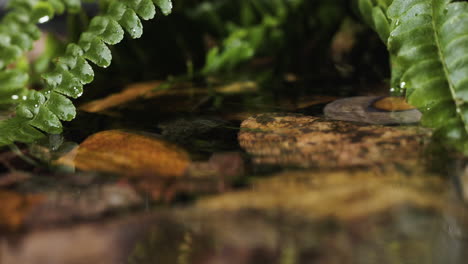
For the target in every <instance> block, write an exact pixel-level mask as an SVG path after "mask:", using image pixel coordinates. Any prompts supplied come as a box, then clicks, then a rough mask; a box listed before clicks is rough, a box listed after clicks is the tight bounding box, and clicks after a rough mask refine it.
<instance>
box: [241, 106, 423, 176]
mask: <svg viewBox="0 0 468 264" xmlns="http://www.w3.org/2000/svg"><path fill="white" fill-rule="evenodd" d="M428 136H429V132H428V131H427V130H424V129H421V128H418V127H385V126H378V125H364V124H359V123H352V122H345V121H332V120H326V119H322V118H318V117H312V116H303V115H297V114H278V113H271V114H260V115H255V116H253V117H251V118H248V119H247V120H245V121H244V122H242V125H241V131H240V133H239V137H238V138H239V143H240V145H241V147H242V148H244V149H245V150H246V151H247V153H249V154H250V155H251V156H252V159H253V161H254V163H256V164H263V165H265V164H269V165H282V166H298V167H306V168H307V167H319V166H320V167H347V166H366V165H372V164H383V163H394V162H397V163H408V162H409V163H411V162H417V161H418V160H419V159H420V157H421V156H420V155H421V152H422V151H423V149H424V140H425V139H426V138H427V137H428Z"/></svg>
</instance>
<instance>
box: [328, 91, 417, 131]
mask: <svg viewBox="0 0 468 264" xmlns="http://www.w3.org/2000/svg"><path fill="white" fill-rule="evenodd" d="M324 112H325V116H326V117H327V118H329V119H332V120H342V121H353V122H362V123H368V124H378V125H394V124H416V123H419V121H420V120H421V116H422V114H421V112H419V110H417V109H414V108H413V107H411V106H409V105H407V104H406V103H405V102H404V101H402V100H399V99H398V98H391V97H390V99H389V97H387V98H385V97H379V96H359V97H350V98H345V99H339V100H336V101H334V102H332V103H330V104H328V105H327V106H326V107H325V109H324Z"/></svg>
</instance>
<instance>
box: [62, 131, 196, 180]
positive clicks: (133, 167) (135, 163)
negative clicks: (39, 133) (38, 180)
mask: <svg viewBox="0 0 468 264" xmlns="http://www.w3.org/2000/svg"><path fill="white" fill-rule="evenodd" d="M57 164H61V165H66V166H70V167H75V168H78V169H80V170H84V171H101V172H108V173H115V174H121V175H128V176H142V175H145V176H160V177H181V176H183V175H184V174H185V171H186V170H187V167H188V165H189V164H190V158H189V155H188V153H187V152H185V151H184V150H182V149H180V148H179V147H177V146H175V145H173V144H171V143H168V142H166V141H163V140H161V139H158V138H156V137H151V136H146V135H140V134H134V133H129V132H124V131H119V130H109V131H103V132H99V133H97V134H94V135H92V136H90V137H88V138H87V139H86V140H85V141H84V142H83V143H81V144H80V145H79V147H77V148H75V149H74V150H73V151H71V152H69V153H68V154H67V155H65V156H64V157H61V158H60V159H59V160H58V161H57Z"/></svg>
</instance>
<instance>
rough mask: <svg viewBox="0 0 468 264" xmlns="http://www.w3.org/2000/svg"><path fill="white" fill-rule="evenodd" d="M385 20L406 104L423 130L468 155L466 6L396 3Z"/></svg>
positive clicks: (419, 0) (426, 0)
mask: <svg viewBox="0 0 468 264" xmlns="http://www.w3.org/2000/svg"><path fill="white" fill-rule="evenodd" d="M388 17H389V18H390V19H391V21H392V26H391V27H392V30H391V33H390V37H389V39H388V42H387V45H388V49H389V51H390V53H391V54H393V55H394V56H395V58H394V62H393V63H394V64H396V65H398V67H399V68H400V69H401V72H400V74H399V76H398V77H399V80H398V81H399V83H400V87H402V88H404V89H405V90H406V96H407V98H408V101H409V103H411V104H413V105H415V106H416V107H418V108H419V109H420V110H421V111H422V112H423V124H424V125H427V126H429V127H432V128H435V129H436V130H437V131H438V133H439V134H440V135H442V136H443V137H444V138H445V139H447V140H450V141H453V142H456V144H457V145H458V147H461V148H462V149H463V150H468V136H467V135H468V134H467V132H468V2H452V1H450V0H394V1H393V3H392V4H391V5H390V7H389V8H388ZM460 144H461V145H460Z"/></svg>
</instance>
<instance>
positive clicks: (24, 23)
mask: <svg viewBox="0 0 468 264" xmlns="http://www.w3.org/2000/svg"><path fill="white" fill-rule="evenodd" d="M97 2H98V3H99V7H100V15H98V16H95V17H94V18H92V19H87V17H86V14H85V12H84V11H83V8H82V6H81V4H82V3H81V1H78V0H11V1H10V2H9V11H8V14H7V15H6V16H5V17H4V18H3V20H2V23H1V26H0V47H1V49H0V82H1V84H2V86H1V87H0V105H1V106H2V108H8V107H11V106H13V107H14V108H15V109H16V114H15V115H14V117H12V118H9V119H6V120H3V121H0V130H1V134H0V145H8V144H12V143H14V142H32V141H34V140H36V139H38V138H40V137H42V136H43V133H44V132H45V133H50V134H58V133H61V132H62V130H63V128H62V122H61V121H70V120H72V119H74V117H75V115H76V111H75V107H74V103H73V102H72V101H71V99H76V98H78V97H80V96H81V95H82V94H83V85H87V84H89V83H90V82H92V81H93V79H94V75H95V74H96V77H98V76H100V75H102V76H105V75H106V74H107V75H108V76H113V78H107V79H106V80H111V81H115V82H116V83H118V84H116V83H114V84H113V85H106V87H99V89H92V90H93V91H89V92H91V94H88V96H90V97H91V98H92V97H93V96H94V97H96V96H104V95H105V94H107V93H110V92H113V91H114V90H112V89H113V87H115V86H117V85H119V86H122V85H123V84H125V82H134V81H138V80H154V79H167V80H168V82H167V84H168V85H170V84H172V83H173V82H178V81H185V80H189V81H195V82H200V81H201V82H203V83H205V84H206V85H208V86H209V85H210V83H209V82H210V80H212V79H215V80H219V79H222V80H231V79H246V78H248V79H252V78H254V79H255V81H257V82H263V85H262V86H263V87H269V89H271V90H274V91H276V90H280V89H281V88H279V87H281V86H284V85H282V84H281V82H282V81H284V80H283V79H282V78H283V76H284V75H285V74H286V73H290V72H292V73H295V74H296V75H299V77H303V78H302V79H307V78H309V79H311V80H319V79H320V78H328V79H337V78H336V76H339V75H340V69H339V68H340V67H342V65H333V64H332V63H330V58H329V57H330V54H329V52H322V51H323V50H326V51H329V50H330V46H331V45H332V41H333V38H334V37H335V36H336V34H337V32H338V33H339V31H340V30H343V29H345V30H346V29H348V30H351V31H353V32H354V33H356V32H358V33H357V34H361V35H365V34H366V33H365V32H366V31H365V30H363V29H362V27H361V26H360V25H359V23H358V22H357V21H358V19H359V18H358V17H357V16H356V14H358V13H360V15H361V17H362V19H363V21H365V22H366V23H367V24H368V25H369V26H370V27H371V28H372V29H374V30H375V31H376V32H377V33H378V36H379V37H380V39H381V40H382V41H383V42H384V43H385V44H386V46H387V49H388V51H389V57H390V61H391V62H390V65H391V72H392V74H391V80H390V83H391V85H390V87H391V91H392V92H393V93H394V94H398V95H405V96H406V97H407V99H408V101H409V103H411V104H413V105H415V106H417V107H418V108H419V109H420V110H421V111H422V112H423V114H424V116H423V122H422V124H423V125H425V126H428V127H431V128H434V129H435V131H436V133H435V134H436V135H437V136H438V137H439V138H440V139H442V140H443V142H444V143H450V144H451V145H453V146H456V147H457V148H459V149H460V150H462V151H468V132H467V131H468V107H467V106H466V105H467V104H466V101H467V100H468V97H467V95H466V94H468V93H466V92H465V90H467V89H468V59H467V56H468V55H467V54H468V46H467V45H466V42H467V40H468V39H467V37H466V35H467V34H468V23H467V22H468V16H467V15H466V14H468V3H467V2H466V1H450V0H355V1H354V2H352V4H349V2H348V1H345V0H330V1H305V0H289V1H286V0H239V1H230V0H219V1H214V0H205V1H197V0H179V1H177V2H175V3H174V10H175V12H174V15H173V16H169V17H168V18H162V17H161V18H162V19H160V20H159V21H158V22H157V23H151V22H147V23H145V32H148V33H146V34H145V35H144V36H143V37H142V38H141V40H140V41H127V40H124V41H123V43H122V44H121V45H119V46H116V47H110V46H111V45H114V44H117V43H119V42H121V41H122V40H123V38H124V31H125V32H127V34H128V35H129V36H130V37H131V38H140V37H141V36H142V32H143V30H142V29H143V25H142V22H141V21H140V19H142V20H150V19H152V18H153V17H154V16H155V14H157V13H159V11H160V13H162V14H166V15H167V14H168V13H169V12H170V11H171V9H172V2H171V1H169V0H126V1H114V0H100V1H97ZM155 6H156V7H158V8H159V10H156V8H155ZM356 11H358V12H356ZM359 11H360V12H359ZM61 14H67V16H68V17H70V18H71V19H68V22H69V23H70V22H71V25H69V29H68V34H69V35H68V41H67V42H65V43H64V42H60V41H54V39H53V38H50V39H51V40H50V41H49V45H48V49H46V51H45V52H44V54H43V57H42V58H41V60H38V61H36V62H33V63H34V64H35V65H32V66H31V65H30V64H31V63H30V62H28V60H27V59H26V56H25V53H26V52H27V51H28V50H30V49H31V48H32V46H33V42H34V41H35V40H37V39H38V38H39V37H40V35H41V32H40V30H39V29H38V28H37V26H36V24H37V23H41V22H43V21H45V20H48V19H51V18H53V17H54V16H56V15H61ZM77 21H78V23H76V22H77ZM73 22H75V23H73ZM187 25H190V27H189V26H187ZM353 27H354V28H353ZM350 28H351V29H350ZM356 28H358V29H356ZM362 32H364V33H362ZM375 38H376V39H377V37H375ZM356 39H358V40H356V41H357V42H358V43H356V45H355V46H358V47H363V48H361V50H360V51H359V48H358V52H357V53H356V52H355V51H353V52H355V53H354V54H351V56H354V57H353V60H354V61H353V63H355V64H354V65H353V67H354V71H353V74H352V76H353V77H352V78H355V81H356V80H357V82H359V83H361V84H362V80H361V78H362V77H363V76H364V75H366V77H367V76H371V75H379V73H378V72H379V69H385V66H386V65H385V63H382V61H383V60H382V57H379V58H380V60H379V59H372V58H373V56H374V57H377V56H381V55H376V53H375V51H376V50H377V51H378V50H379V49H375V48H374V46H375V45H374V44H373V42H372V40H371V41H367V42H366V41H363V42H359V41H361V40H359V38H356ZM360 39H366V40H367V39H372V38H371V37H368V36H365V38H360ZM72 42H76V43H72ZM161 50H164V52H161ZM372 52H374V53H372ZM371 53H372V54H371ZM304 54H313V55H312V56H305V55H304ZM55 56H58V59H53V60H52V58H53V57H55ZM327 56H328V57H327ZM112 57H114V63H113V65H112V67H109V69H106V71H100V70H99V69H97V68H96V69H93V68H92V67H91V66H90V65H89V64H88V62H92V63H93V64H95V65H96V66H99V67H102V68H107V67H108V66H110V63H111V59H112ZM356 58H359V59H356ZM383 58H385V57H383ZM265 61H267V62H268V61H270V63H267V65H266V67H265V63H264V62H265ZM262 63H263V68H262V67H261V66H262ZM333 63H335V62H333ZM50 65H53V66H50ZM133 65H140V66H141V67H138V69H136V68H135V67H133ZM252 65H253V66H252ZM258 65H260V67H258ZM346 67H347V66H346V65H345V67H344V68H345V69H347V68H346ZM342 68H343V67H342ZM371 68H372V70H369V69H371ZM375 69H377V70H375ZM373 71H374V72H373ZM106 72H107V73H106ZM345 75H346V74H345ZM38 76H42V79H41V78H39V77H38ZM246 76H247V77H246ZM209 77H215V78H209ZM341 77H343V76H340V78H341ZM125 78H127V79H125ZM345 78H347V77H346V76H345ZM378 78H379V79H380V80H383V79H385V78H386V76H385V74H380V75H379V77H378ZM97 79H98V80H96V81H95V83H96V82H99V81H101V79H105V78H97ZM355 83H356V82H355ZM348 86H349V85H348ZM26 87H28V88H26ZM31 87H33V88H34V89H31ZM311 89H313V88H311ZM339 93H340V94H346V93H341V92H339ZM348 94H352V93H348Z"/></svg>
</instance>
